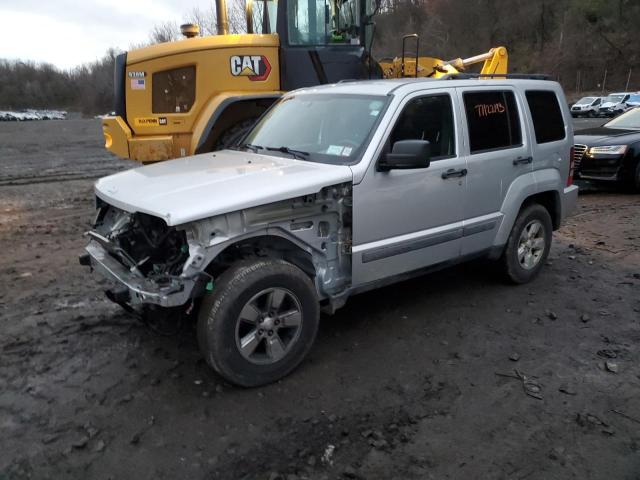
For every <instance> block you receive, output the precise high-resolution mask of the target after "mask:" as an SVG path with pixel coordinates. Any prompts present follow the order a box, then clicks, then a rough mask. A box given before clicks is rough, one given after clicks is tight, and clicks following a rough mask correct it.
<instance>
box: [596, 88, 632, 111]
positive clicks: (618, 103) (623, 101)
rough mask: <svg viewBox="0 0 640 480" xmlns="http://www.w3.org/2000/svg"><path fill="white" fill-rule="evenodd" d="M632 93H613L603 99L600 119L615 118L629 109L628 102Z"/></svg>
mask: <svg viewBox="0 0 640 480" xmlns="http://www.w3.org/2000/svg"><path fill="white" fill-rule="evenodd" d="M631 95H632V94H631V93H627V92H619V93H611V94H609V95H607V96H606V97H604V98H603V99H602V104H601V105H600V107H599V108H598V116H599V117H615V116H616V115H620V114H621V113H623V112H624V111H625V110H626V109H627V101H628V100H629V98H630V97H631Z"/></svg>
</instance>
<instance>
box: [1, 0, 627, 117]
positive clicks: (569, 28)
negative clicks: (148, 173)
mask: <svg viewBox="0 0 640 480" xmlns="http://www.w3.org/2000/svg"><path fill="white" fill-rule="evenodd" d="M239 1H241V0H239ZM236 3H237V2H236ZM230 10H231V12H230V20H233V21H232V22H231V23H232V24H233V27H234V28H233V29H234V30H238V29H239V28H241V24H242V22H241V20H242V11H241V8H239V6H238V5H237V4H234V5H231V8H230ZM213 17H214V14H213V12H212V11H207V12H202V11H197V10H194V11H192V12H191V13H190V14H189V15H188V17H187V20H189V21H195V22H197V23H200V24H201V27H202V30H203V33H210V32H211V31H212V30H213V29H214V25H215V21H214V18H213ZM375 21H376V40H375V44H374V55H375V56H376V57H378V58H380V57H383V56H395V55H400V53H401V48H402V47H401V38H402V35H404V34H409V33H418V34H419V35H420V54H421V55H429V56H435V57H439V58H443V59H450V58H454V57H466V56H471V55H476V54H478V53H482V52H484V51H486V50H488V49H489V48H491V47H492V46H498V45H504V46H506V47H507V49H508V50H509V56H510V57H509V60H510V64H509V68H510V71H511V72H514V73H518V72H522V73H528V72H540V73H548V74H551V75H552V76H553V77H554V78H556V79H558V80H559V81H560V82H561V83H562V84H563V86H564V88H565V91H566V92H567V94H569V95H572V94H575V92H576V91H599V90H601V89H602V87H603V85H602V83H603V81H604V82H605V85H604V87H605V88H604V89H605V90H606V91H615V90H624V89H625V88H626V87H627V82H628V88H629V90H640V27H639V25H640V2H639V1H638V0H383V4H382V8H381V10H380V12H379V14H378V15H377V17H376V19H375ZM177 30H178V27H177V23H176V22H168V23H166V24H163V25H159V26H157V27H156V28H155V29H154V31H153V32H151V34H150V42H157V41H162V40H167V39H173V38H176V36H177V35H178V33H177ZM114 55H115V52H114V51H110V52H108V53H107V54H106V55H105V57H104V58H103V59H102V60H100V61H97V62H94V63H91V64H85V65H82V66H79V67H77V68H76V69H74V70H72V71H60V70H58V69H56V68H55V67H53V66H51V65H47V64H35V63H33V62H21V61H6V60H0V109H2V108H5V109H20V108H65V109H70V110H78V111H82V112H84V113H87V114H92V113H105V112H108V111H110V110H111V109H112V91H113V58H114ZM605 72H606V73H605ZM605 75H606V78H605Z"/></svg>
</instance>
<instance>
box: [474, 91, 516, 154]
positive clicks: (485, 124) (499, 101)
mask: <svg viewBox="0 0 640 480" xmlns="http://www.w3.org/2000/svg"><path fill="white" fill-rule="evenodd" d="M463 98H464V106H465V111H466V114H467V124H468V126H469V145H470V149H471V153H472V154H473V153H481V152H486V151H490V150H501V149H504V148H512V147H516V146H520V145H522V131H521V129H520V117H519V114H518V106H517V104H516V99H515V96H514V94H513V92H511V91H507V90H505V91H479V92H465V93H464V94H463Z"/></svg>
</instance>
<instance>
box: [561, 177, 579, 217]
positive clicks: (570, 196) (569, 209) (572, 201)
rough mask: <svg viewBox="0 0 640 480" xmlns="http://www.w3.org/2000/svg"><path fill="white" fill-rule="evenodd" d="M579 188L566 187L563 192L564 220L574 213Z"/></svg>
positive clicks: (574, 186) (573, 186) (575, 186)
mask: <svg viewBox="0 0 640 480" xmlns="http://www.w3.org/2000/svg"><path fill="white" fill-rule="evenodd" d="M578 190H579V189H578V186H577V185H571V186H570V187H565V189H564V191H563V192H562V220H564V219H565V218H567V217H568V216H569V215H571V214H572V213H573V211H574V210H575V208H576V203H577V202H578Z"/></svg>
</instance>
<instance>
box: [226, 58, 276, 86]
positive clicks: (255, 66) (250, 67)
mask: <svg viewBox="0 0 640 480" xmlns="http://www.w3.org/2000/svg"><path fill="white" fill-rule="evenodd" d="M229 64H230V67H231V75H233V76H234V77H247V78H248V79H249V80H251V81H252V82H257V81H261V80H266V79H267V78H268V77H269V74H270V73H271V64H270V63H269V60H267V57H265V56H264V55H233V56H232V57H231V58H229Z"/></svg>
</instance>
